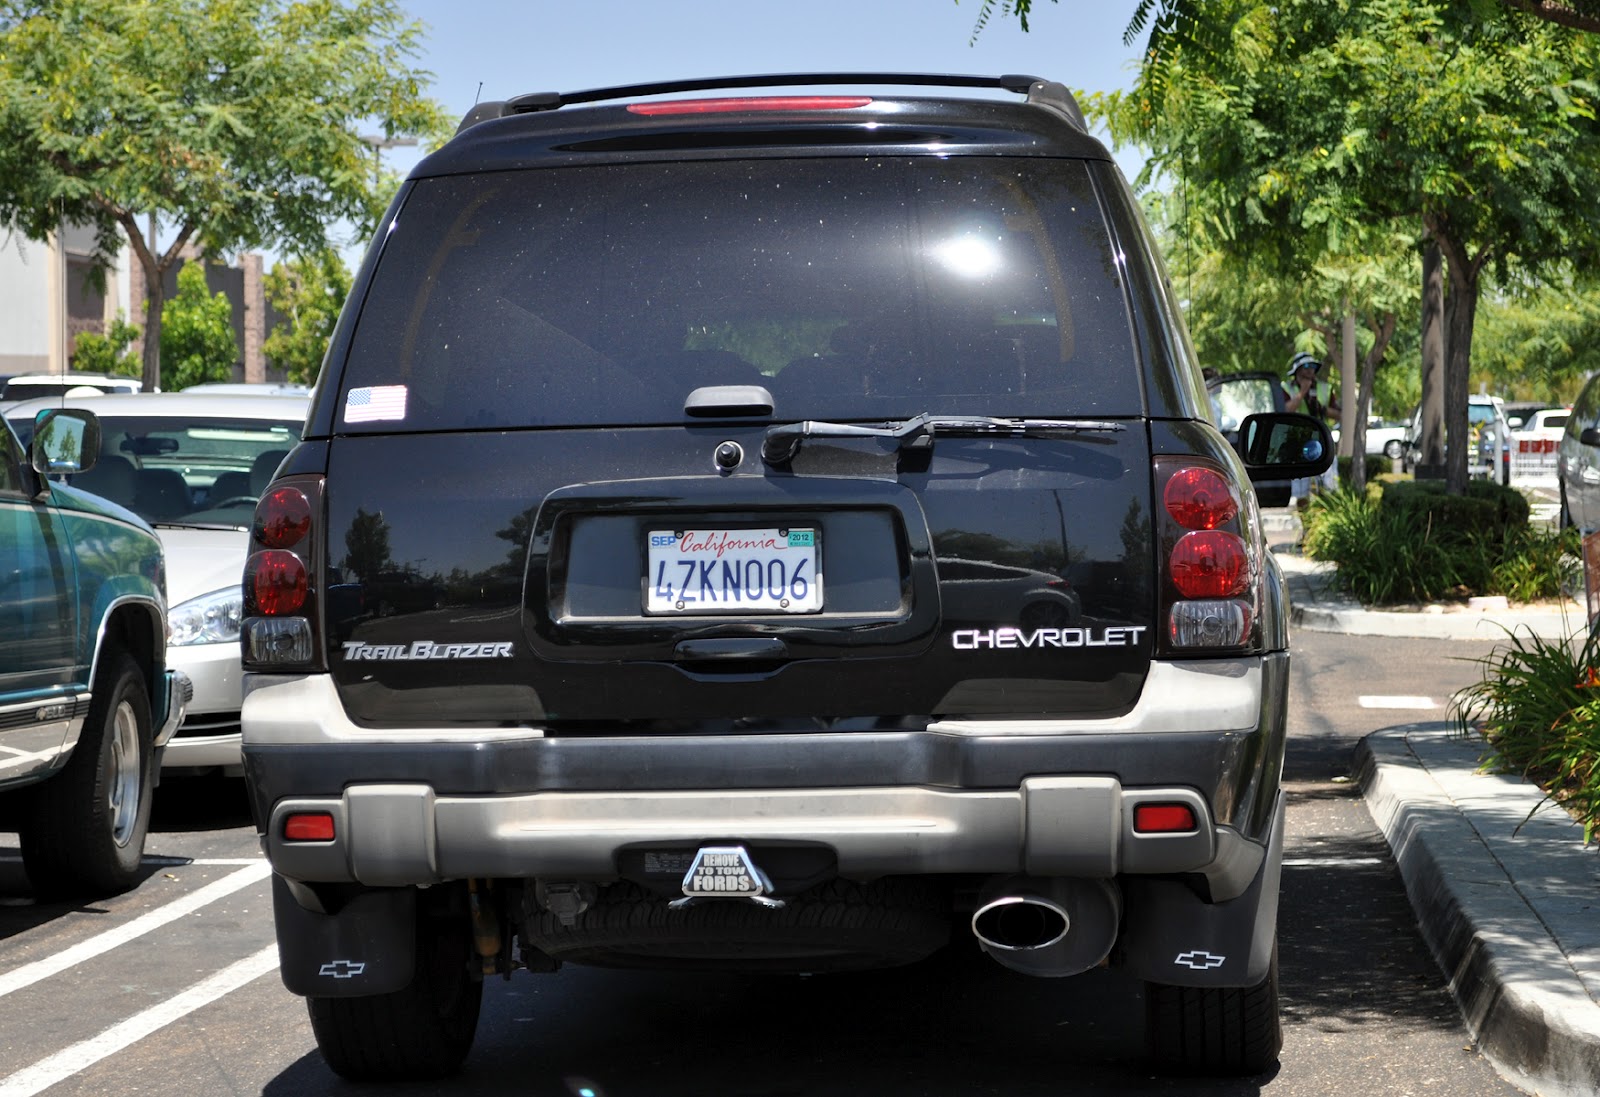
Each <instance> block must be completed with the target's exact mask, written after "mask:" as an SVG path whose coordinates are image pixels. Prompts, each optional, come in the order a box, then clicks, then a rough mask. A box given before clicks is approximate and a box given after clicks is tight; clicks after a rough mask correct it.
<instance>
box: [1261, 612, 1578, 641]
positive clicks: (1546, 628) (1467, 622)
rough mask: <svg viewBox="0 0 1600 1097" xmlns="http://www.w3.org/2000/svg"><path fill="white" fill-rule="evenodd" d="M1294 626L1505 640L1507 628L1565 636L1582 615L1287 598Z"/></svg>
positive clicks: (1357, 633)
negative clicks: (1411, 609) (1399, 608)
mask: <svg viewBox="0 0 1600 1097" xmlns="http://www.w3.org/2000/svg"><path fill="white" fill-rule="evenodd" d="M1291 619H1292V621H1293V623H1294V624H1295V626H1296V627H1298V628H1303V629H1309V630H1310V631H1312V632H1345V633H1349V634H1351V635H1352V636H1413V637H1419V638H1423V639H1431V640H1504V639H1505V638H1506V637H1507V636H1509V635H1512V634H1521V635H1527V634H1529V633H1532V634H1533V635H1535V636H1539V637H1542V638H1543V639H1546V640H1565V639H1567V638H1568V637H1570V636H1573V635H1575V634H1577V633H1579V632H1581V631H1582V630H1583V628H1584V615H1583V613H1582V611H1581V610H1578V609H1576V608H1573V609H1571V610H1569V611H1566V612H1563V611H1561V610H1547V609H1524V610H1520V611H1514V612H1508V613H1501V614H1496V613H1493V612H1490V611H1485V612H1482V613H1473V612H1471V611H1459V612H1445V613H1430V612H1428V611H1427V610H1422V611H1420V612H1415V613H1404V612H1394V611H1384V610H1370V609H1362V608H1361V607H1360V606H1349V607H1344V606H1336V605H1299V604H1293V603H1291Z"/></svg>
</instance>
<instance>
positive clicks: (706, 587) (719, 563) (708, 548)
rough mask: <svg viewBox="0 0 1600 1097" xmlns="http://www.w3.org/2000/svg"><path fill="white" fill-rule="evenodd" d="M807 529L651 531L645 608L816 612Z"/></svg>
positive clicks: (818, 589)
mask: <svg viewBox="0 0 1600 1097" xmlns="http://www.w3.org/2000/svg"><path fill="white" fill-rule="evenodd" d="M817 548H818V545H817V531H816V530H815V529H810V528H806V529H690V530H671V529H653V530H650V531H649V533H648V534H647V543H646V549H647V552H646V560H647V563H646V567H647V568H648V571H647V572H646V574H645V577H644V590H645V606H644V608H645V612H646V613H660V614H685V613H818V612H820V611H821V610H822V574H821V572H820V571H819V561H820V557H819V556H818V553H817Z"/></svg>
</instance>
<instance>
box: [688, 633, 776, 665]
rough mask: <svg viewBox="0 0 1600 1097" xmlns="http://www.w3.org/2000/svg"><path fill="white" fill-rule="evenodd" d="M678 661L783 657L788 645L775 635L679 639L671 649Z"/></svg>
mask: <svg viewBox="0 0 1600 1097" xmlns="http://www.w3.org/2000/svg"><path fill="white" fill-rule="evenodd" d="M672 654H673V657H674V658H676V659H677V660H679V661H680V662H694V661H697V660H701V659H783V658H786V657H787V656H788V654H789V645H788V644H786V643H784V642H783V641H782V640H781V639H779V638H778V637H776V636H728V637H723V638H721V639H711V640H680V641H679V642H678V644H677V646H676V647H674V648H673V649H672Z"/></svg>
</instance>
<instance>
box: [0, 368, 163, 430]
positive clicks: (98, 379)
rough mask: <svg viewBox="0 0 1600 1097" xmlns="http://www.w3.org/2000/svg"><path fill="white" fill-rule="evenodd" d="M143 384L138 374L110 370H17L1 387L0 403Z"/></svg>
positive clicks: (136, 388)
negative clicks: (123, 374) (119, 375)
mask: <svg viewBox="0 0 1600 1097" xmlns="http://www.w3.org/2000/svg"><path fill="white" fill-rule="evenodd" d="M142 387H143V386H142V384H141V383H140V381H139V378H137V377H114V376H112V375H111V374H109V373H80V372H76V371H72V372H68V373H19V374H15V375H13V376H11V377H7V378H6V383H5V387H4V388H0V403H3V404H7V405H9V404H13V403H16V402H19V401H22V400H37V399H39V398H41V397H45V396H61V395H63V394H65V395H71V396H83V395H86V394H87V393H90V392H95V393H101V392H108V393H109V392H138V391H139V390H140V389H141V388H142ZM10 414H11V409H10V408H9V407H7V409H6V415H7V417H8V418H9V417H10Z"/></svg>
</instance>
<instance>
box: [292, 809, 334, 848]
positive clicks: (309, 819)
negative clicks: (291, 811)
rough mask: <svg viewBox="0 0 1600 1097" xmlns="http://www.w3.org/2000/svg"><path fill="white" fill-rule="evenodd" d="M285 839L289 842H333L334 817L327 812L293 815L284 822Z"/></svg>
mask: <svg viewBox="0 0 1600 1097" xmlns="http://www.w3.org/2000/svg"><path fill="white" fill-rule="evenodd" d="M283 837H284V840H285V841H289V842H331V841H333V816H331V815H329V814H327V813H326V812H317V813H315V814H311V815H291V816H289V817H288V818H287V819H285V820H284V821H283Z"/></svg>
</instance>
